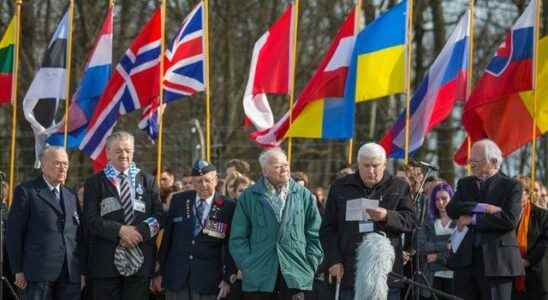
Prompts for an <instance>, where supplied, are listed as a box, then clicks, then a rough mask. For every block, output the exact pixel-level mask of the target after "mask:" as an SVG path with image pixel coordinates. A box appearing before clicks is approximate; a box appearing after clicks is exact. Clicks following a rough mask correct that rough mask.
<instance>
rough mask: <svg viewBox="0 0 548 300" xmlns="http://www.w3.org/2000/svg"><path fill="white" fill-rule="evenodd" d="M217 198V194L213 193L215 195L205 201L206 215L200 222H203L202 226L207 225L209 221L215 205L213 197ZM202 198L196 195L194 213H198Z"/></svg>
mask: <svg viewBox="0 0 548 300" xmlns="http://www.w3.org/2000/svg"><path fill="white" fill-rule="evenodd" d="M214 196H215V193H213V195H211V196H209V197H207V198H206V199H205V202H206V203H205V205H206V206H205V207H204V214H203V215H202V219H201V220H200V221H201V222H202V224H204V223H205V221H206V220H207V216H208V215H209V211H210V210H211V205H212V204H213V197H214ZM200 199H202V198H200V196H198V193H196V199H195V200H194V213H196V207H197V206H198V204H199V203H200Z"/></svg>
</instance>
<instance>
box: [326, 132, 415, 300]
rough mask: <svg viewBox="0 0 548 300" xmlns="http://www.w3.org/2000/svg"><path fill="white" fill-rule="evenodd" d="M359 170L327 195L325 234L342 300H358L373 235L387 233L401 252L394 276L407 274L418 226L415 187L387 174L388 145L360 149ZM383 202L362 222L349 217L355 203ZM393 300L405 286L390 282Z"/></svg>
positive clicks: (370, 210) (331, 273)
mask: <svg viewBox="0 0 548 300" xmlns="http://www.w3.org/2000/svg"><path fill="white" fill-rule="evenodd" d="M357 160H358V172H356V173H354V174H349V175H346V176H344V177H342V178H339V179H337V180H336V181H335V182H334V183H333V185H332V186H331V189H330V190H329V195H328V196H327V203H326V210H325V217H324V219H323V223H322V227H321V230H320V237H321V241H322V245H323V248H324V250H325V252H326V261H327V265H328V266H329V274H330V279H331V278H333V279H335V280H337V281H340V282H341V293H340V299H341V300H346V299H348V300H351V299H354V288H355V286H354V282H355V280H356V278H355V277H356V249H357V248H358V246H359V244H360V243H361V242H362V240H363V239H364V237H365V235H367V234H368V233H371V232H383V233H384V234H386V236H387V237H388V238H389V239H390V242H391V244H392V246H393V247H394V250H395V253H396V259H395V262H394V266H393V272H396V273H399V274H401V273H402V269H403V260H402V243H401V237H402V234H403V233H410V232H411V231H412V230H413V229H414V228H415V216H414V214H415V212H414V209H413V203H412V201H411V196H410V193H409V191H410V188H409V184H408V183H407V182H406V181H404V180H403V179H402V178H400V177H395V176H393V175H390V174H388V172H386V171H385V168H386V152H385V150H384V148H382V146H380V145H379V144H375V143H367V144H364V145H363V146H361V148H360V149H359V151H358V159H357ZM364 199H369V200H377V201H378V207H377V208H369V209H366V212H367V215H368V216H369V217H368V218H367V217H364V218H363V219H361V220H356V219H355V218H350V219H348V217H347V216H348V215H349V214H347V213H348V212H347V209H350V208H347V204H348V202H349V201H351V200H357V201H360V200H361V201H364ZM388 285H389V287H390V290H389V292H388V299H389V300H392V299H398V300H399V299H400V293H401V287H402V286H401V285H399V284H397V283H394V282H391V281H389V282H388Z"/></svg>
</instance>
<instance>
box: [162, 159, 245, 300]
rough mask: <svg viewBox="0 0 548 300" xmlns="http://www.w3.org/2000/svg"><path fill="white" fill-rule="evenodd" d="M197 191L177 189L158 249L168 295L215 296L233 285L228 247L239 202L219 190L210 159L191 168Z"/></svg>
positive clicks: (202, 299)
mask: <svg viewBox="0 0 548 300" xmlns="http://www.w3.org/2000/svg"><path fill="white" fill-rule="evenodd" d="M192 176H193V178H192V180H193V185H194V189H195V190H193V191H188V192H180V193H177V194H174V195H173V198H172V200H171V206H170V208H169V212H168V215H167V220H166V225H165V231H164V236H163V239H162V244H161V246H160V252H159V263H160V275H159V276H158V277H157V278H155V280H154V284H155V285H156V286H155V288H156V289H158V288H159V286H161V285H162V284H163V286H164V287H165V288H166V290H167V291H166V299H167V300H190V299H193V300H195V299H198V300H215V299H217V296H219V297H222V298H224V297H226V295H227V294H228V293H229V291H230V285H229V282H230V275H231V274H235V273H236V267H235V265H234V261H233V260H232V257H231V255H230V253H229V251H228V240H229V232H230V224H231V222H232V215H233V214H234V208H235V203H234V202H233V201H232V200H230V199H228V198H225V197H224V196H222V195H219V194H216V193H215V187H216V186H217V172H216V170H215V167H214V166H213V165H211V164H209V163H208V162H206V161H203V160H198V161H197V162H196V163H195V164H194V167H193V168H192Z"/></svg>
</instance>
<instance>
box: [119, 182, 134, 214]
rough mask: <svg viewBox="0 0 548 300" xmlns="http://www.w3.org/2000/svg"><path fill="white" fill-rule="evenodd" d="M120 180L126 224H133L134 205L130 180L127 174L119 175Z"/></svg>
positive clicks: (121, 200) (121, 199)
mask: <svg viewBox="0 0 548 300" xmlns="http://www.w3.org/2000/svg"><path fill="white" fill-rule="evenodd" d="M118 178H119V179H120V202H121V203H122V208H123V209H124V221H125V223H126V224H131V223H132V222H133V203H132V201H131V190H130V186H129V180H128V178H127V176H126V175H125V174H120V175H118Z"/></svg>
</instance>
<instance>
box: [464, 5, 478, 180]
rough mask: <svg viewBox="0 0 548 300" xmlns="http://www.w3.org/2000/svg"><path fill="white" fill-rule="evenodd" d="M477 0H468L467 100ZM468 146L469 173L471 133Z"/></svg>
mask: <svg viewBox="0 0 548 300" xmlns="http://www.w3.org/2000/svg"><path fill="white" fill-rule="evenodd" d="M474 1H475V0H469V1H468V38H469V41H470V42H469V43H468V58H467V61H468V65H467V66H466V67H467V69H468V70H466V101H468V99H469V98H470V95H471V94H472V79H473V78H472V77H473V74H474V73H473V71H474V38H475V36H474V34H475V30H474V29H475V24H476V23H475V14H476V8H475V4H474ZM466 148H467V153H468V155H467V157H468V162H467V163H466V173H468V175H470V174H472V169H471V166H470V163H469V161H470V154H471V153H472V139H471V138H470V135H467V136H466Z"/></svg>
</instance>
